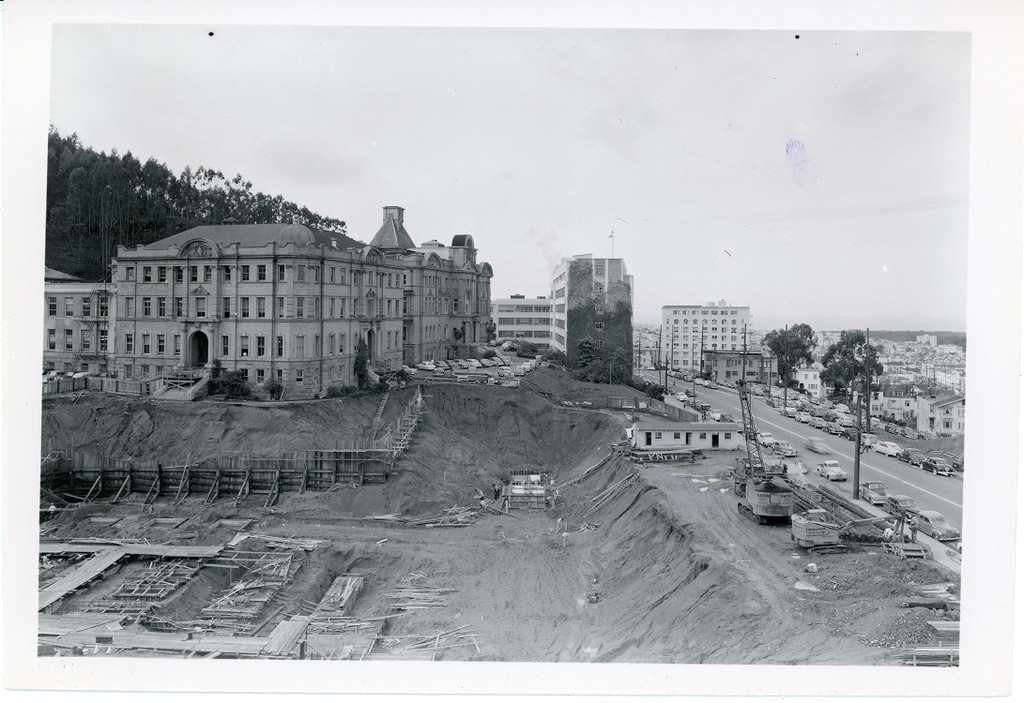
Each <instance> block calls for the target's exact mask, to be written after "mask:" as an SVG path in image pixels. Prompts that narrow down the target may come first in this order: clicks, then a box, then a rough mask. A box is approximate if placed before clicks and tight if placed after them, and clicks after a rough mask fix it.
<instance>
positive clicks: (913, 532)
mask: <svg viewBox="0 0 1024 703" xmlns="http://www.w3.org/2000/svg"><path fill="white" fill-rule="evenodd" d="M910 541H911V542H917V518H914V519H913V520H911V521H910Z"/></svg>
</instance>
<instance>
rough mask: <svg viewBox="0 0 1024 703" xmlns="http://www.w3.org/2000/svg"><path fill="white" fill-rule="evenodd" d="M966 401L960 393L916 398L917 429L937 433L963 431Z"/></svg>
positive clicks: (960, 433)
mask: <svg viewBox="0 0 1024 703" xmlns="http://www.w3.org/2000/svg"><path fill="white" fill-rule="evenodd" d="M966 412H967V401H966V399H965V398H964V397H963V396H962V395H953V396H948V395H947V396H937V397H936V396H926V395H921V396H918V398H917V431H918V432H927V433H929V434H937V435H962V434H963V433H964V423H965V421H966V418H965V414H966Z"/></svg>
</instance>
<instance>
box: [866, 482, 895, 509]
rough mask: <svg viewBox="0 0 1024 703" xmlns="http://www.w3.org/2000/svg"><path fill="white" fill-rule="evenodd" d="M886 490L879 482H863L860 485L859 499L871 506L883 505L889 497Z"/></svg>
mask: <svg viewBox="0 0 1024 703" xmlns="http://www.w3.org/2000/svg"><path fill="white" fill-rule="evenodd" d="M888 490H889V489H888V488H887V487H886V485H885V484H884V483H882V482H881V481H865V482H864V483H862V484H860V498H861V500H865V501H867V502H868V503H871V504H872V505H884V504H885V500H886V498H888V497H889V496H888Z"/></svg>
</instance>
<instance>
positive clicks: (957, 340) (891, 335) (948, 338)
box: [871, 330, 967, 351]
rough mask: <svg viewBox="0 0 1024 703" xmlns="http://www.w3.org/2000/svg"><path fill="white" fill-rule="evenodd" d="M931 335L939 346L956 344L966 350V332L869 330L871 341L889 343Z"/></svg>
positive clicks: (912, 340)
mask: <svg viewBox="0 0 1024 703" xmlns="http://www.w3.org/2000/svg"><path fill="white" fill-rule="evenodd" d="M922 334H933V335H935V337H936V339H938V342H939V344H956V345H957V346H959V347H961V348H962V349H964V351H966V350H967V333H966V332H939V331H927V330H916V331H915V330H871V339H872V340H875V339H886V340H888V341H890V342H914V341H916V340H917V337H918V335H922Z"/></svg>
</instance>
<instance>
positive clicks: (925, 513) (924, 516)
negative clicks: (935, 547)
mask: <svg viewBox="0 0 1024 703" xmlns="http://www.w3.org/2000/svg"><path fill="white" fill-rule="evenodd" d="M910 524H911V526H913V525H914V524H916V525H917V530H918V532H923V533H924V534H926V535H928V536H929V537H933V538H935V539H937V540H939V541H940V542H952V541H953V540H957V539H960V530H958V529H956V528H955V527H953V526H952V525H950V524H949V523H948V522H946V518H945V516H944V515H943V514H942V513H937V512H935V511H934V510H922V511H921V512H919V513H918V514H917V517H915V518H914V519H913V520H912V521H911V523H910Z"/></svg>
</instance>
